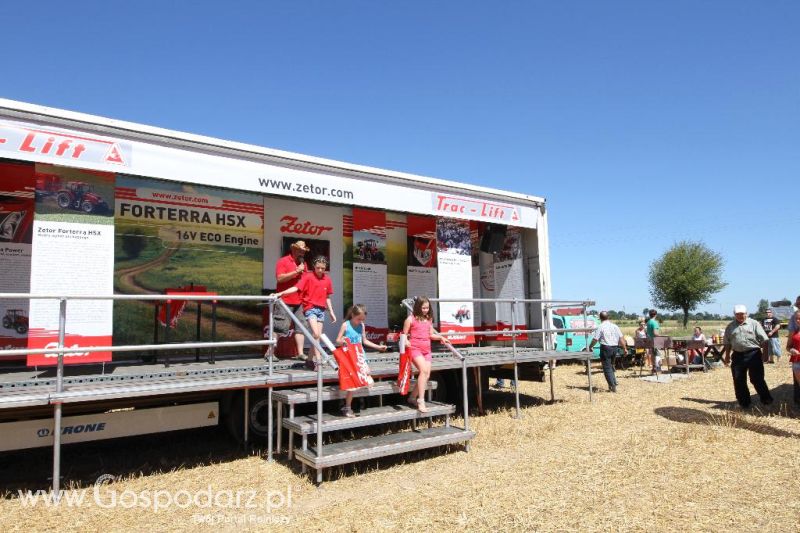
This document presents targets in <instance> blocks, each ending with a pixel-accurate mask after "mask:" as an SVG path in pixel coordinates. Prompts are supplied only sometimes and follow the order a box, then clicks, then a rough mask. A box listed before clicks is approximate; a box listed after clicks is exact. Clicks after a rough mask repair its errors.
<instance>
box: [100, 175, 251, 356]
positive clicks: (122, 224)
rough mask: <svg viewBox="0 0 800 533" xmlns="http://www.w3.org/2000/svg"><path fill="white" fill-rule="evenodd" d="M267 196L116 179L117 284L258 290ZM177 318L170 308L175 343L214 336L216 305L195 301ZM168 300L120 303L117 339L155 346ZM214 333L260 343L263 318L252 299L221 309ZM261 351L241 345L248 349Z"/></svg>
mask: <svg viewBox="0 0 800 533" xmlns="http://www.w3.org/2000/svg"><path fill="white" fill-rule="evenodd" d="M263 238H264V230H263V201H262V199H261V197H259V196H256V195H251V194H246V193H237V192H233V191H227V190H223V189H213V188H209V187H200V186H194V185H181V184H178V183H170V182H163V181H155V180H149V179H143V178H136V177H132V176H118V178H117V188H116V235H115V240H114V251H115V255H116V263H115V271H114V285H115V290H116V292H117V293H120V294H166V293H167V292H168V291H171V292H198V291H199V288H201V287H202V288H203V289H204V290H203V291H200V292H210V293H216V294H223V295H233V294H243V295H251V294H260V292H261V279H262V266H261V265H262V256H263V250H262V247H263ZM177 302H178V304H177V305H179V306H181V307H183V309H182V313H181V314H180V316H178V317H177V320H174V321H173V320H172V318H173V316H172V315H174V313H175V310H173V309H170V315H171V316H170V324H171V327H170V330H169V338H170V341H175V342H177V341H181V342H189V341H194V340H195V339H196V338H197V323H198V314H199V324H200V338H201V340H205V341H210V340H211V321H212V320H211V319H212V316H211V313H212V310H211V304H210V302H203V303H200V304H198V303H196V302H189V303H187V304H186V305H185V306H183V305H182V303H181V301H180V300H178V301H177ZM164 307H165V306H164V304H160V305H158V309H157V307H156V305H155V304H154V303H152V302H123V301H120V302H116V304H115V320H114V342H115V343H117V344H138V343H152V342H155V341H159V340H160V339H163V336H164V335H165V334H166V333H167V332H166V331H165V330H164V325H163V324H162V326H161V328H159V330H156V331H154V328H153V320H154V314H155V313H157V312H158V314H159V315H160V316H164V313H165V310H164ZM216 319H217V324H216V335H217V336H216V338H217V340H218V341H223V340H247V339H251V340H257V339H258V336H259V334H260V330H261V316H260V314H259V311H258V308H257V307H256V306H255V305H254V304H253V303H252V302H247V303H245V302H224V303H220V304H219V305H218V306H217V311H216ZM254 350H257V348H253V349H248V348H243V349H242V353H248V352H249V351H254Z"/></svg>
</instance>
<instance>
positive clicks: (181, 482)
mask: <svg viewBox="0 0 800 533" xmlns="http://www.w3.org/2000/svg"><path fill="white" fill-rule="evenodd" d="M596 372H597V369H596ZM618 374H619V382H620V387H619V389H620V391H619V392H618V393H617V394H611V393H607V392H599V393H598V394H597V395H596V396H595V402H594V404H589V403H588V401H587V393H586V391H585V390H584V387H585V382H586V377H585V375H584V374H583V373H582V372H581V368H580V367H579V366H571V365H564V366H559V367H558V368H557V369H556V391H557V395H558V399H559V401H558V402H557V403H555V404H552V405H551V404H547V403H544V402H542V401H541V398H540V397H546V396H547V395H548V390H549V384H546V383H523V384H522V390H523V392H524V393H525V395H526V396H525V397H524V398H525V399H526V400H527V401H526V402H525V403H526V407H525V408H524V409H523V413H522V418H521V419H520V420H515V419H514V418H512V415H513V411H512V410H509V407H510V406H511V405H513V397H512V395H511V394H509V393H508V392H498V393H492V394H490V395H489V396H488V397H487V398H486V401H487V404H488V405H489V407H490V411H489V413H488V414H487V415H486V416H483V417H477V416H476V417H474V418H472V419H471V420H472V423H473V426H474V428H475V429H476V430H477V432H478V437H477V438H476V439H475V441H474V444H473V447H472V450H471V452H470V453H464V452H463V451H460V449H459V448H453V449H451V453H449V454H444V453H442V452H441V451H433V452H430V451H429V452H425V453H421V454H418V455H414V456H406V457H403V458H400V459H393V460H392V459H387V460H383V461H381V462H370V463H366V464H361V465H359V466H357V467H347V468H341V469H334V470H332V471H330V472H329V473H328V481H326V482H325V483H324V484H323V485H322V487H321V488H317V487H315V486H314V485H313V484H312V483H310V482H309V480H308V478H305V477H302V476H300V475H299V471H298V470H297V469H296V468H295V467H294V466H288V465H287V464H286V463H285V462H284V458H282V457H281V458H280V460H279V461H277V462H275V463H271V464H270V463H267V462H266V461H264V460H263V458H262V457H259V456H239V457H236V456H234V457H214V456H211V457H208V458H207V459H201V460H197V458H195V459H196V460H195V461H193V464H192V465H191V466H187V467H185V468H178V469H172V467H171V466H169V467H167V468H165V469H164V470H166V471H164V472H158V470H159V468H157V467H156V468H153V467H152V466H151V464H152V463H156V464H157V463H158V457H159V454H160V453H163V454H167V455H169V454H173V456H175V457H180V456H181V454H180V451H179V450H176V449H171V448H169V445H168V444H166V443H165V442H164V439H163V438H162V439H158V440H156V441H154V442H155V446H156V449H155V450H149V451H148V450H141V451H138V452H136V453H135V455H136V456H137V457H138V458H139V459H140V460H141V461H142V463H143V464H146V465H147V466H146V467H143V468H140V469H138V470H137V469H133V470H134V471H133V472H129V474H128V478H127V479H125V480H123V481H118V482H116V483H114V485H113V487H115V488H117V489H118V490H119V491H123V490H126V489H130V490H132V491H137V492H138V491H143V490H151V491H154V490H159V489H169V490H177V489H183V490H188V491H196V490H202V489H204V488H206V487H207V486H209V485H211V486H213V488H214V490H217V491H222V490H232V491H235V490H242V489H249V490H256V491H260V493H261V494H263V493H264V492H265V491H269V490H280V491H286V490H289V488H291V491H292V505H291V507H290V508H285V509H277V510H275V511H273V513H272V516H274V517H276V520H277V521H276V522H275V523H283V524H287V523H288V525H275V523H273V525H271V526H269V528H271V529H282V530H283V529H289V530H302V531H314V530H325V531H331V530H335V531H353V530H361V531H374V530H394V531H409V530H412V529H418V530H463V529H465V528H466V529H469V530H480V531H490V530H491V531H504V530H520V531H532V530H537V531H689V530H692V531H753V530H761V531H798V530H800V475H798V462H799V461H800V438H798V437H800V411H798V409H797V408H796V407H794V406H793V405H792V404H791V381H790V370H789V364H788V363H787V362H785V361H784V362H782V363H780V364H778V365H769V366H768V367H767V380H768V383H769V384H770V386H771V387H772V388H773V390H774V391H775V395H776V402H775V404H774V405H773V406H771V407H770V408H766V409H764V408H760V407H756V408H755V409H753V410H752V411H750V412H742V411H740V410H738V409H736V408H735V405H734V403H733V390H732V385H731V378H730V372H729V370H727V369H718V370H714V371H712V372H710V373H708V374H702V373H697V374H693V375H692V376H691V378H690V379H686V380H675V381H674V382H672V383H667V384H656V383H648V382H643V381H641V380H639V379H636V378H635V377H633V375H632V373H631V372H630V371H619V372H618ZM595 378H596V379H595V383H600V384H601V386H602V385H604V383H603V379H602V374H600V373H599V372H597V373H596V376H595ZM601 388H603V387H601ZM754 403H755V404H756V405H758V401H757V400H755V402H754ZM219 438H221V437H219ZM195 446H198V447H200V448H201V447H202V443H200V444H197V443H195ZM99 450H100V453H103V454H105V455H106V456H108V455H110V454H112V453H113V451H114V450H115V445H112V444H108V445H106V447H105V448H100V449H99ZM126 453H127V452H126ZM45 457H46V456H45ZM69 457H70V454H67V458H66V460H69ZM128 459H129V460H130V458H128ZM105 460H106V461H108V459H107V458H106V459H105ZM217 460H218V461H220V462H215V461H217ZM198 464H200V466H198ZM104 465H105V466H106V467H108V466H109V464H107V463H104ZM111 465H112V466H113V461H112V463H111ZM141 472H145V474H143V475H140V473H141ZM6 488H8V489H12V490H13V487H6ZM204 512H207V511H204V510H202V509H200V510H198V509H196V508H188V509H171V510H170V511H169V512H160V513H154V512H152V511H149V510H146V509H145V510H142V509H129V510H127V509H115V510H107V509H101V508H98V507H96V506H94V505H88V506H85V507H83V508H80V509H61V510H54V511H45V510H42V509H38V510H36V511H32V510H30V509H26V508H23V506H22V505H21V502H20V501H19V500H18V499H17V498H16V497H15V496H14V495H11V494H9V495H8V496H7V497H6V499H4V500H0V524H2V525H3V526H4V529H6V530H8V529H12V530H13V529H24V530H26V531H28V530H37V531H45V530H53V531H55V530H58V531H69V530H82V531H92V530H140V531H141V530H147V531H189V530H191V531H196V530H198V529H209V530H210V529H215V530H217V529H223V530H242V529H261V528H266V527H267V526H265V525H264V522H263V520H264V518H263V516H264V514H265V513H263V512H259V513H257V514H260V515H262V522H261V523H260V524H258V523H256V522H252V523H245V524H241V523H239V524H236V523H234V522H228V523H225V522H224V519H225V518H229V519H230V520H235V519H236V518H237V516H241V515H247V514H252V513H251V512H250V511H243V510H242V509H222V510H216V511H215V512H216V513H218V514H219V516H218V517H217V520H218V521H219V523H217V525H215V526H213V527H211V526H206V525H203V524H198V523H197V521H198V515H199V514H202V513H204ZM281 520H282V521H283V522H280V521H281Z"/></svg>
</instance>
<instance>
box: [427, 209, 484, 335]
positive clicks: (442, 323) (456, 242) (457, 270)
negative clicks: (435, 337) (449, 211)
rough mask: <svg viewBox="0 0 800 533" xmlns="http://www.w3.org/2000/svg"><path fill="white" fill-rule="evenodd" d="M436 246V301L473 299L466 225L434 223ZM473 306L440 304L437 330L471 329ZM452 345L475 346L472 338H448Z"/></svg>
mask: <svg viewBox="0 0 800 533" xmlns="http://www.w3.org/2000/svg"><path fill="white" fill-rule="evenodd" d="M436 244H437V248H438V250H437V251H438V254H437V255H438V260H439V297H440V298H442V299H454V298H465V299H467V300H471V299H472V254H471V249H472V246H471V243H470V231H469V222H465V221H460V220H454V219H448V218H440V219H438V220H437V221H436ZM473 313H474V311H473V304H472V302H469V301H466V302H452V303H451V302H444V303H441V304H439V330H440V331H442V332H458V331H471V330H472V329H473V321H472V320H473ZM450 340H451V341H453V343H454V344H468V343H472V342H475V341H474V336H473V335H467V334H465V335H463V336H451V337H450Z"/></svg>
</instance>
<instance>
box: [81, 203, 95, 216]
mask: <svg viewBox="0 0 800 533" xmlns="http://www.w3.org/2000/svg"><path fill="white" fill-rule="evenodd" d="M81 211H83V212H84V213H86V214H89V213H91V212H92V211H94V205H92V202H89V201H86V200H84V201H83V203H81Z"/></svg>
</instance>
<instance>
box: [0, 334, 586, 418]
mask: <svg viewBox="0 0 800 533" xmlns="http://www.w3.org/2000/svg"><path fill="white" fill-rule="evenodd" d="M462 353H463V354H464V356H465V359H466V365H467V367H483V366H495V365H504V364H511V363H513V362H514V359H515V358H514V353H513V350H512V349H511V348H507V347H485V348H467V349H464V350H462ZM590 356H591V354H589V353H588V352H556V351H543V350H537V349H534V348H517V355H516V361H517V362H518V363H528V362H542V363H544V362H547V361H549V360H565V359H573V360H574V359H578V360H582V361H585V360H587V359H588V358H589V357H590ZM369 360H370V368H371V369H372V375H373V376H374V377H375V378H394V377H396V376H397V369H398V363H399V354H397V353H387V354H381V355H379V356H378V355H372V354H370V356H369ZM298 365H301V363H300V362H299V361H296V360H282V361H277V362H274V363H273V373H272V375H269V366H268V363H267V362H266V361H265V360H264V359H263V358H262V357H249V358H243V359H242V358H240V359H232V358H230V357H227V358H226V357H224V356H219V357H217V361H216V364H210V363H208V362H195V361H194V358H193V357H192V358H191V360H186V361H183V362H181V361H176V360H173V362H172V363H171V365H170V366H169V367H168V368H165V367H164V365H163V364H152V363H151V364H133V363H130V362H127V363H117V364H113V363H106V364H105V365H97V364H92V365H80V366H75V367H65V372H66V373H67V375H66V376H65V377H64V390H63V392H61V393H57V392H56V378H55V377H54V376H53V371H52V369H44V370H29V369H18V370H17V371H14V372H5V373H0V409H12V408H16V407H29V406H36V405H39V406H41V405H48V404H56V403H75V402H91V401H101V400H109V399H120V398H134V397H145V396H156V395H161V394H180V393H186V392H200V391H211V390H233V389H243V388H259V387H269V386H275V387H284V386H292V385H294V386H300V385H308V384H313V383H315V382H316V380H317V373H316V372H313V371H310V370H307V369H304V368H293V367H296V366H298ZM460 366H461V363H460V362H459V361H457V360H456V359H454V358H453V357H452V356H451V355H450V354H449V353H446V352H442V353H435V354H434V357H433V366H432V371H433V372H436V371H439V370H449V369H457V368H460ZM0 372H2V370H1V369H0ZM70 374H71V375H70ZM323 380H324V381H325V382H327V383H334V382H338V373H337V372H336V371H335V370H331V369H325V370H324V372H323ZM276 392H277V391H276Z"/></svg>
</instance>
